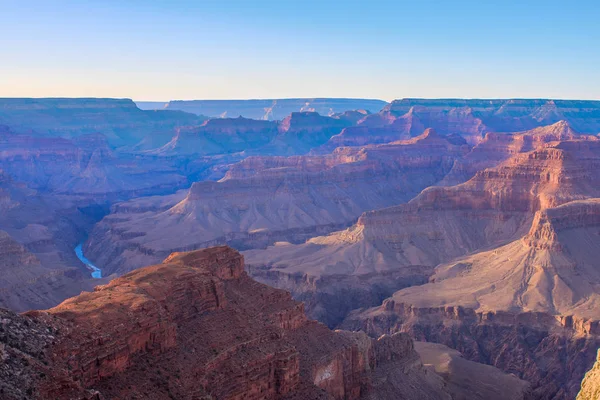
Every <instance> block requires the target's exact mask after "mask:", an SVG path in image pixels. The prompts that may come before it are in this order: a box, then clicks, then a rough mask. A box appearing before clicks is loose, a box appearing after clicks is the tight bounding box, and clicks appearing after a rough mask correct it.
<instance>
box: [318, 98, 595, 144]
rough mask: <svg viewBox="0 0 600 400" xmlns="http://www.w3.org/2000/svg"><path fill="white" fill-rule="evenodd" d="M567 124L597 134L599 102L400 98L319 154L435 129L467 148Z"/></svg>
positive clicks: (349, 129) (351, 129) (333, 140)
mask: <svg viewBox="0 0 600 400" xmlns="http://www.w3.org/2000/svg"><path fill="white" fill-rule="evenodd" d="M561 120H565V121H567V122H568V123H569V124H570V125H571V126H572V127H573V128H574V129H575V130H576V131H578V132H582V133H587V134H597V133H598V132H600V102H598V101H581V100H526V99H512V100H477V99H474V100H463V99H401V100H395V101H393V102H391V103H390V104H389V105H387V106H386V107H384V108H383V109H382V110H381V111H380V112H379V113H378V114H373V115H371V116H368V117H367V118H365V119H363V120H362V121H360V122H359V124H358V126H356V127H351V128H347V129H345V130H344V131H343V132H342V133H340V134H339V135H337V136H334V137H332V138H331V140H330V143H327V144H326V145H324V147H323V149H332V148H335V147H337V146H342V145H344V146H352V145H362V144H364V143H367V142H368V143H385V142H390V141H393V140H398V139H401V138H406V137H409V136H414V135H417V134H419V133H420V132H421V131H422V130H423V129H424V128H428V127H429V128H434V129H436V130H437V131H438V132H440V134H443V135H447V134H459V135H461V136H463V137H464V138H465V139H467V141H469V142H470V143H472V144H476V143H478V142H480V141H481V140H482V139H483V137H484V135H485V134H486V133H488V132H521V131H526V130H530V129H533V128H536V127H541V126H546V125H550V124H554V123H556V122H558V121H561Z"/></svg>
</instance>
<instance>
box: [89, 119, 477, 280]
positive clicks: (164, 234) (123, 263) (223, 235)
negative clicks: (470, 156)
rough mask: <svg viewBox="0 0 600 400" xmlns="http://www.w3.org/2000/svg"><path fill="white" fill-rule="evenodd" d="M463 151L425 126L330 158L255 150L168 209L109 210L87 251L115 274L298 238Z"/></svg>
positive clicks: (422, 177) (397, 191) (400, 198)
mask: <svg viewBox="0 0 600 400" xmlns="http://www.w3.org/2000/svg"><path fill="white" fill-rule="evenodd" d="M466 151H468V148H467V147H466V146H463V145H455V144H452V143H450V142H449V141H448V140H446V139H445V138H443V137H440V136H438V135H436V134H435V132H433V131H427V132H426V133H425V134H423V135H421V136H419V137H417V138H413V139H411V140H409V141H406V142H397V143H390V144H388V145H381V146H367V147H365V148H342V149H338V150H336V151H335V152H334V153H333V154H330V155H326V156H302V157H260V158H259V157H250V158H248V159H246V160H244V161H242V162H240V163H239V164H237V165H234V166H232V167H231V169H230V171H229V172H228V173H227V175H226V176H225V178H224V179H222V180H221V181H219V182H197V183H195V184H194V185H192V187H191V189H190V190H189V193H188V195H187V197H186V198H185V199H184V200H183V201H181V202H180V203H178V204H177V205H174V206H173V207H172V208H170V209H169V210H166V211H160V212H155V213H149V212H142V213H136V214H131V213H112V214H111V215H109V216H107V217H106V218H105V219H104V220H103V221H102V222H100V223H99V224H98V225H97V226H96V228H95V230H94V232H92V235H91V236H90V238H89V240H88V242H87V245H86V249H85V250H86V256H87V257H88V258H90V259H91V260H93V261H94V262H96V263H97V264H98V265H102V266H104V267H105V268H106V269H107V270H108V271H109V273H112V272H123V271H127V270H130V269H131V268H136V267H139V266H141V265H144V264H145V263H151V262H156V261H157V259H160V258H163V257H166V256H167V255H168V253H170V252H172V251H183V250H192V249H195V248H202V247H207V246H211V245H217V244H223V243H228V244H232V245H235V246H236V247H238V248H242V249H243V248H256V247H264V246H266V245H268V244H272V243H273V242H274V241H290V242H296V243H297V242H301V241H304V240H306V239H307V238H308V237H311V236H315V235H319V234H326V233H328V232H331V231H333V230H336V229H340V228H343V227H346V226H348V225H349V224H350V223H352V221H353V220H354V219H355V218H357V217H358V216H359V215H360V214H361V213H362V212H364V211H365V210H367V209H371V208H378V207H386V206H390V205H393V204H398V203H402V202H404V201H406V200H408V199H410V198H411V197H412V196H414V195H415V194H417V193H418V192H419V191H420V190H422V189H423V188H425V187H427V186H429V185H432V184H435V183H436V182H437V181H439V180H440V179H442V178H443V177H444V176H445V174H446V173H447V172H448V171H449V170H450V168H451V167H452V165H453V163H454V160H455V159H456V158H459V157H461V156H462V155H463V154H464V153H465V152H466ZM128 208H130V209H131V208H133V207H128ZM170 231H174V232H177V234H176V235H170V234H168V232H170ZM184 232H185V234H182V233H184Z"/></svg>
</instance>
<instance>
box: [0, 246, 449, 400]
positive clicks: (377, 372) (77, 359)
mask: <svg viewBox="0 0 600 400" xmlns="http://www.w3.org/2000/svg"><path fill="white" fill-rule="evenodd" d="M0 312H1V313H2V319H1V320H0V332H2V334H1V335H0V344H1V345H2V346H1V347H0V356H1V358H0V377H2V378H3V379H2V380H0V390H2V393H3V398H6V399H30V398H31V399H49V398H53V399H54V398H57V399H58V398H60V399H63V398H64V399H67V398H69V399H71V398H72V399H94V400H98V399H110V398H146V399H173V398H174V399H199V398H207V399H208V398H214V399H240V398H244V399H398V398H400V399H422V398H427V399H444V400H449V399H450V397H449V395H448V394H447V393H446V392H445V390H444V388H443V383H442V381H441V379H440V378H439V377H438V376H437V375H436V374H435V373H433V372H431V371H428V370H427V369H425V368H424V367H423V365H422V364H421V362H420V360H419V356H418V354H417V353H416V352H415V350H414V347H413V344H412V341H411V340H410V338H408V337H407V336H406V335H404V334H395V335H391V336H382V337H381V338H379V339H375V340H373V339H369V338H368V337H367V336H366V335H365V334H362V333H351V332H343V331H336V332H333V331H330V330H328V329H327V328H326V327H325V326H324V325H322V324H320V323H318V322H315V321H310V320H308V319H307V318H306V316H305V315H304V312H303V306H302V304H301V303H298V302H296V301H294V300H292V298H291V296H290V295H289V293H286V292H284V291H281V290H278V289H273V288H270V287H268V286H265V285H263V284H260V283H258V282H255V281H253V280H252V279H251V278H249V277H248V276H247V274H246V273H245V272H244V267H243V259H242V256H241V255H240V254H239V253H237V252H236V251H234V250H232V249H229V248H226V247H216V248H211V249H206V250H202V251H196V252H190V253H175V254H173V255H171V256H170V257H169V258H167V259H166V260H165V261H164V262H163V263H162V264H159V265H155V266H150V267H146V268H142V269H138V270H136V271H134V272H132V273H130V274H127V275H125V276H123V277H121V278H118V279H116V280H114V281H112V282H111V283H110V284H108V285H105V286H100V287H98V288H96V290H95V291H94V292H91V293H82V294H81V295H80V296H78V297H75V298H72V299H69V300H67V301H65V302H64V303H62V304H60V305H59V306H57V307H55V308H53V309H50V310H47V311H32V312H29V313H27V314H25V315H22V316H19V315H16V314H12V313H10V312H7V311H4V310H0ZM15 374H16V375H15ZM15 376H16V377H18V380H17V379H14V377H15Z"/></svg>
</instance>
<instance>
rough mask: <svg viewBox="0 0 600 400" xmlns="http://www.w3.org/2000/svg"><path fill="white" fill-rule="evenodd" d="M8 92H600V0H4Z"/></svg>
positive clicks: (1, 19)
mask: <svg viewBox="0 0 600 400" xmlns="http://www.w3.org/2000/svg"><path fill="white" fill-rule="evenodd" d="M0 54H1V59H0V97H16V96H24V97H25V96H26V97H43V96H61V97H67V96H74V97H79V96H93V97H129V98H133V99H136V100H169V99H201V98H204V99H206V98H213V99H227V98H280V97H316V96H319V97H368V98H381V99H385V100H391V99H394V98H401V97H488V98H489V97H550V98H582V99H583V98H585V99H599V98H600V2H598V1H597V0H596V1H578V0H571V1H567V0H563V1H556V0H545V1H539V0H521V1H513V0H504V1H501V0H494V1H492V0H489V1H488V0H477V1H471V0H465V1H461V0H456V1H450V0H447V1H434V0H413V1H402V0H397V1H377V0H370V1H369V0H364V1H352V0H349V1H342V0H337V1H335V0H329V1H327V0H322V1H313V0H279V1H269V0H254V1H252V0H219V1H202V0H196V1H192V0H188V1H186V0H170V1H162V0H154V1H150V0H146V1H141V0H140V1H138V0H120V1H113V0H96V1H91V0H89V1H85V0H79V1H75V0H70V1H67V0H36V1H34V0H0Z"/></svg>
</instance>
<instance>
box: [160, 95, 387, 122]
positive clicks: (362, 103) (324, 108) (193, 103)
mask: <svg viewBox="0 0 600 400" xmlns="http://www.w3.org/2000/svg"><path fill="white" fill-rule="evenodd" d="M386 104H387V103H386V102H385V101H382V100H369V99H335V98H322V99H264V100H188V101H184V100H173V101H170V102H168V103H166V104H163V105H161V106H160V108H154V109H163V108H164V109H167V110H181V111H186V112H190V113H194V114H198V115H208V116H209V117H212V118H237V117H239V116H242V117H244V118H252V119H261V120H271V121H272V120H282V119H284V118H285V117H286V116H288V115H289V114H291V113H293V112H304V111H313V112H317V113H319V114H321V115H326V116H331V115H333V114H336V113H343V112H345V111H348V110H369V111H371V112H378V111H379V110H381V109H382V108H383V107H384V106H385V105H386ZM155 107H156V106H155Z"/></svg>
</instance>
